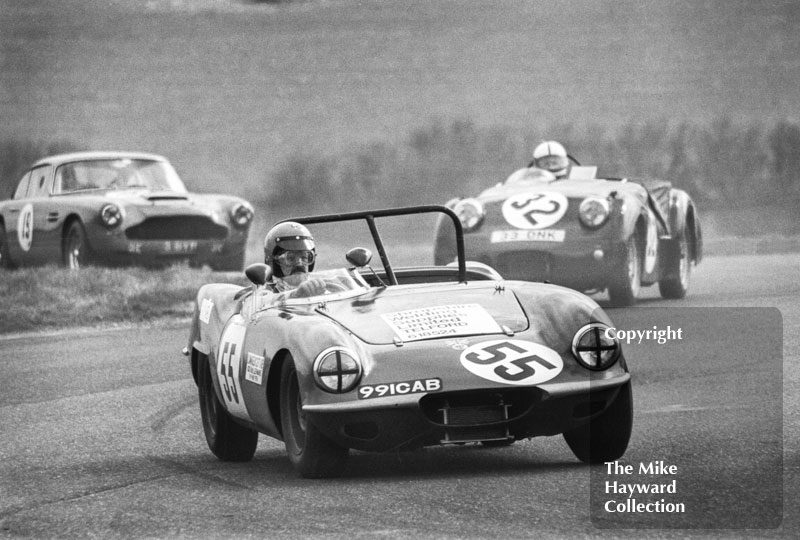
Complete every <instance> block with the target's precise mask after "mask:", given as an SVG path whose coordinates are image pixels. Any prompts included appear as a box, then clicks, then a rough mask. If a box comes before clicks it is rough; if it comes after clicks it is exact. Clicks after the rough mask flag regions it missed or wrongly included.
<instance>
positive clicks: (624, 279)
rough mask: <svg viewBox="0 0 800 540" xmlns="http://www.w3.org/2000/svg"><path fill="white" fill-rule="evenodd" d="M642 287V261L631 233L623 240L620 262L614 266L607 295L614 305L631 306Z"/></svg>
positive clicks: (634, 236)
mask: <svg viewBox="0 0 800 540" xmlns="http://www.w3.org/2000/svg"><path fill="white" fill-rule="evenodd" d="M641 288H642V262H641V257H640V256H639V245H638V242H637V241H636V235H635V234H632V235H631V236H630V238H628V241H627V242H625V252H624V257H623V259H622V264H619V265H617V266H616V267H615V269H614V273H613V275H612V279H611V284H610V285H609V287H608V296H609V298H610V299H611V304H612V305H614V306H631V305H633V304H634V303H635V302H636V297H637V296H638V295H639V290H640V289H641Z"/></svg>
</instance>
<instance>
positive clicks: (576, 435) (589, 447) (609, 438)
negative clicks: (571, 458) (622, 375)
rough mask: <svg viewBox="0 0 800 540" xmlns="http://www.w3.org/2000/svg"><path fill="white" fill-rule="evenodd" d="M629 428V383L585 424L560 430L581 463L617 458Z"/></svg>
mask: <svg viewBox="0 0 800 540" xmlns="http://www.w3.org/2000/svg"><path fill="white" fill-rule="evenodd" d="M632 429H633V394H632V393H631V383H630V382H628V383H626V384H625V385H624V386H623V387H622V388H620V389H619V392H618V393H617V397H616V399H614V401H613V402H612V403H611V405H610V406H609V407H608V408H607V409H606V410H605V411H603V413H602V414H600V415H599V416H596V417H595V418H593V419H592V420H590V421H589V422H588V423H587V424H585V425H583V426H580V427H578V428H576V429H573V430H570V431H567V432H565V433H564V440H566V441H567V444H568V445H569V447H570V449H571V450H572V452H573V453H574V454H575V457H577V458H578V459H579V460H581V461H583V462H584V463H603V462H606V461H613V460H615V459H619V458H621V457H622V455H623V454H624V453H625V450H626V449H627V448H628V442H629V441H630V439H631V431H632Z"/></svg>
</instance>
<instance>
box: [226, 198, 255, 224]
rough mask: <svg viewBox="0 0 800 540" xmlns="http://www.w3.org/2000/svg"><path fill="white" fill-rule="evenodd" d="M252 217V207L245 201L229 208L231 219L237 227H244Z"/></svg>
mask: <svg viewBox="0 0 800 540" xmlns="http://www.w3.org/2000/svg"><path fill="white" fill-rule="evenodd" d="M252 219H253V207H252V206H250V205H249V204H247V203H239V204H237V205H236V206H234V207H233V208H231V221H233V224H234V225H236V226H237V227H245V226H247V224H248V223H250V221H251V220H252Z"/></svg>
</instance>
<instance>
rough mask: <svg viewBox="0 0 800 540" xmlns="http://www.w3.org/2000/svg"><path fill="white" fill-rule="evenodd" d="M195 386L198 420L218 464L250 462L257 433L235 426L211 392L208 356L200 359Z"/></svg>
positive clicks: (212, 385) (212, 383)
mask: <svg viewBox="0 0 800 540" xmlns="http://www.w3.org/2000/svg"><path fill="white" fill-rule="evenodd" d="M197 387H198V392H199V394H200V417H201V418H202V420H203V431H204V432H205V435H206V442H207V443H208V447H209V449H211V452H213V454H214V455H215V456H217V457H218V458H219V459H221V460H222V461H250V460H251V459H253V454H255V452H256V445H257V444H258V432H257V431H253V430H251V429H248V428H246V427H244V426H240V425H239V424H237V423H236V422H235V421H234V420H233V418H232V417H231V415H230V414H229V413H228V411H226V410H225V408H224V407H223V406H222V403H220V402H219V399H218V398H217V394H216V392H214V378H213V377H212V376H211V363H210V362H209V361H208V357H207V356H205V355H202V356H201V357H200V365H199V366H198V375H197Z"/></svg>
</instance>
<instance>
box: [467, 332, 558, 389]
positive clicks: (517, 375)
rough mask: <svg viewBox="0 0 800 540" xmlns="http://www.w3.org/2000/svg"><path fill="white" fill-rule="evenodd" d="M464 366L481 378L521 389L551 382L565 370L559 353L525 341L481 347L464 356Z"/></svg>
mask: <svg viewBox="0 0 800 540" xmlns="http://www.w3.org/2000/svg"><path fill="white" fill-rule="evenodd" d="M461 365H462V366H464V367H465V368H466V369H467V370H468V371H470V372H472V373H474V374H475V375H477V376H478V377H482V378H484V379H487V380H490V381H493V382H496V383H501V384H514V385H520V386H523V385H525V386H528V385H533V384H540V383H543V382H546V381H549V380H550V379H552V378H553V377H555V376H556V375H558V374H559V373H561V370H562V369H564V361H563V360H561V355H559V354H558V353H557V352H556V351H554V350H553V349H551V348H549V347H545V346H544V345H540V344H538V343H533V342H531V341H523V340H521V339H497V340H492V341H484V342H482V343H477V344H475V345H473V346H471V347H469V348H467V349H466V350H464V352H462V353H461Z"/></svg>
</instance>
